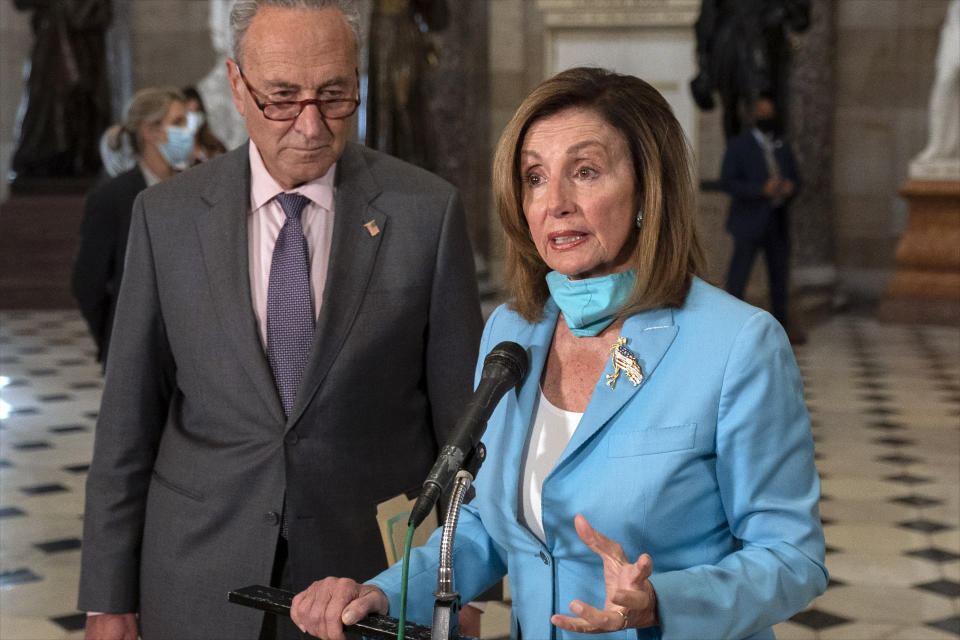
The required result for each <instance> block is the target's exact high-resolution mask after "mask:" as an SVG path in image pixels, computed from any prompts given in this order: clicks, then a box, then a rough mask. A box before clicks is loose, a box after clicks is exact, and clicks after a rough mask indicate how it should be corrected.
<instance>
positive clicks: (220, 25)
mask: <svg viewBox="0 0 960 640" xmlns="http://www.w3.org/2000/svg"><path fill="white" fill-rule="evenodd" d="M209 3H210V23H209V25H210V41H211V43H212V44H213V50H214V51H216V52H217V62H216V63H215V64H214V65H213V68H212V69H211V70H210V72H209V73H208V74H207V75H206V76H204V78H203V79H202V80H200V81H199V82H198V83H197V85H196V86H197V91H198V92H199V93H200V97H201V98H203V105H204V108H205V109H206V112H207V122H208V123H209V125H210V129H212V130H213V133H214V135H216V136H217V137H218V138H220V140H221V141H222V142H223V144H224V145H225V146H226V147H227V149H234V148H236V147H239V146H240V145H241V144H243V143H244V142H246V141H247V127H246V125H245V124H244V122H243V117H242V116H240V114H238V113H237V109H236V107H234V105H233V97H232V96H231V94H230V82H229V80H228V78H227V66H226V60H227V58H231V57H233V38H232V36H231V34H230V9H231V8H233V0H209Z"/></svg>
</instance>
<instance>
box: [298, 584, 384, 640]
mask: <svg viewBox="0 0 960 640" xmlns="http://www.w3.org/2000/svg"><path fill="white" fill-rule="evenodd" d="M389 609H390V602H389V601H388V600H387V596H386V595H384V593H383V591H381V590H380V589H378V588H377V587H374V586H371V585H366V584H357V583H356V582H354V581H353V580H351V579H349V578H324V579H323V580H320V581H318V582H314V583H313V584H312V585H310V586H309V587H307V589H306V590H304V591H301V592H300V593H298V594H297V595H296V596H294V598H293V604H292V605H291V606H290V617H291V618H292V619H293V623H294V624H296V625H297V626H298V627H299V628H300V630H301V631H303V632H305V633H309V634H310V635H312V636H316V637H318V638H323V639H324V640H343V638H344V635H343V625H351V624H354V623H355V622H357V621H358V620H360V619H361V618H363V617H364V616H366V615H367V614H370V613H380V614H386V613H387V611H388V610H389Z"/></svg>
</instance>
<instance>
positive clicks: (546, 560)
mask: <svg viewBox="0 0 960 640" xmlns="http://www.w3.org/2000/svg"><path fill="white" fill-rule="evenodd" d="M540 559H541V560H543V564H545V565H549V564H550V556H548V555H547V554H546V553H545V552H543V551H541V552H540Z"/></svg>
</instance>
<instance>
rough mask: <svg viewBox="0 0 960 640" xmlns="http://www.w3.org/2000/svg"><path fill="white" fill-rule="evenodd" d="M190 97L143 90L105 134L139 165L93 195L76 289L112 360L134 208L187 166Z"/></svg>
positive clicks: (101, 351) (101, 354)
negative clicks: (144, 193)
mask: <svg viewBox="0 0 960 640" xmlns="http://www.w3.org/2000/svg"><path fill="white" fill-rule="evenodd" d="M193 141H194V136H193V131H191V130H190V129H189V128H188V126H187V107H186V98H185V97H184V95H183V94H182V93H181V92H179V91H177V90H176V89H172V88H150V89H143V90H141V91H139V92H137V93H136V95H134V96H133V99H132V100H131V101H130V105H129V106H128V107H127V113H126V118H125V120H124V122H123V123H121V124H117V125H114V126H113V127H111V128H110V129H108V130H107V132H106V133H105V134H104V143H105V145H106V147H107V148H108V149H110V150H112V151H114V152H116V151H118V150H120V149H123V148H124V147H128V148H129V149H130V150H131V151H132V154H133V157H134V158H135V161H136V165H135V166H134V167H133V168H131V169H128V170H126V171H124V172H122V173H120V174H118V175H117V176H116V177H114V178H111V179H109V180H107V181H106V182H103V183H101V184H99V185H98V186H96V187H95V188H94V189H93V190H92V191H91V192H90V193H89V194H87V199H86V204H85V205H84V214H83V222H82V224H81V229H80V248H79V251H78V253H77V259H76V262H75V263H74V267H73V276H72V278H71V290H72V291H73V296H74V297H75V298H76V299H77V303H78V305H79V307H80V311H81V313H82V314H83V317H84V319H85V320H86V321H87V325H88V326H89V328H90V333H91V334H92V335H93V339H94V341H95V342H96V344H97V360H98V361H99V362H101V363H104V364H105V363H106V358H107V349H108V344H109V338H110V329H111V327H112V324H113V311H114V306H115V304H116V298H117V293H118V292H119V290H120V279H121V276H122V275H123V261H124V256H125V252H126V244H127V232H128V231H129V228H130V212H131V210H132V208H133V201H134V199H135V198H136V197H137V194H138V193H140V192H141V191H143V190H144V189H146V188H147V187H149V186H153V185H154V184H157V183H158V182H160V181H161V180H164V179H166V178H169V177H170V176H172V175H173V174H174V173H175V172H176V171H177V167H178V166H186V163H187V161H188V159H189V158H190V152H191V150H192V149H193Z"/></svg>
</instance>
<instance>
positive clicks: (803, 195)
mask: <svg viewBox="0 0 960 640" xmlns="http://www.w3.org/2000/svg"><path fill="white" fill-rule="evenodd" d="M835 35H836V10H835V6H834V3H833V2H813V8H812V15H811V20H810V28H809V29H808V30H807V31H806V32H805V33H803V34H801V35H799V36H796V37H794V38H793V43H794V47H795V50H794V55H793V66H792V68H791V73H790V109H789V113H790V122H789V123H788V125H787V135H788V136H789V138H790V143H791V145H792V146H793V150H794V153H795V154H796V156H797V163H798V165H799V171H800V178H801V180H802V182H803V184H802V190H801V191H800V193H799V194H798V195H797V198H796V200H794V202H793V204H792V205H791V207H790V223H791V229H790V231H791V234H792V235H791V241H792V252H793V254H792V256H791V264H792V265H793V266H792V274H791V282H792V287H793V289H794V291H795V295H794V296H793V306H798V305H799V306H800V307H801V309H800V311H801V312H802V311H803V307H806V308H808V309H809V308H811V307H816V306H820V305H825V304H827V303H829V301H830V299H831V297H832V293H833V288H834V286H835V284H836V278H837V276H836V252H835V242H834V240H835V238H834V236H835V232H834V206H833V129H834V96H835V91H834V57H835V55H834V54H835V45H834V43H835V42H836V37H835Z"/></svg>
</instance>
